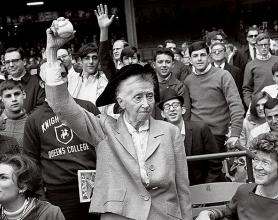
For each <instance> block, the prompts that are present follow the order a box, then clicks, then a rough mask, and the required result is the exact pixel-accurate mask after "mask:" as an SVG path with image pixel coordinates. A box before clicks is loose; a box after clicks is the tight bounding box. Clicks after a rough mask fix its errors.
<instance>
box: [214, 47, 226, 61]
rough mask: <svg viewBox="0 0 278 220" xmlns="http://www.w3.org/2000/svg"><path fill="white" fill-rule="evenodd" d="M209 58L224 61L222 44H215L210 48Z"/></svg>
mask: <svg viewBox="0 0 278 220" xmlns="http://www.w3.org/2000/svg"><path fill="white" fill-rule="evenodd" d="M211 58H212V59H213V61H224V59H225V49H224V47H223V46H222V45H219V44H218V45H215V46H213V47H212V48H211Z"/></svg>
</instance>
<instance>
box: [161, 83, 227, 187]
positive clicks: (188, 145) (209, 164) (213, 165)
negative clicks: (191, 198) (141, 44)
mask: <svg viewBox="0 0 278 220" xmlns="http://www.w3.org/2000/svg"><path fill="white" fill-rule="evenodd" d="M183 104H184V99H183V97H182V96H179V95H178V93H177V92H176V91H175V90H173V89H171V88H166V89H165V90H163V91H162V92H161V101H160V102H159V103H158V107H159V108H160V109H161V115H162V117H163V118H164V119H165V120H166V121H168V122H170V123H171V124H173V125H175V126H177V127H178V128H179V129H180V132H181V135H182V137H183V138H184V146H185V151H186V155H188V156H191V155H200V154H209V153H219V151H218V148H217V144H216V141H215V139H214V136H213V134H212V133H211V131H210V129H209V127H208V126H207V125H206V124H205V123H204V122H201V121H188V120H186V118H185V117H184V114H185V112H186V108H185V107H184V106H183ZM221 168H222V163H221V161H219V160H205V161H197V162H188V174H189V182H190V185H196V184H201V183H209V182H217V181H223V178H224V177H223V173H222V172H221Z"/></svg>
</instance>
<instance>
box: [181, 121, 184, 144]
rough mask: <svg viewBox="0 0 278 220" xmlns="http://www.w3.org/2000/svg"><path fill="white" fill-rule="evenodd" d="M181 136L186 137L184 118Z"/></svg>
mask: <svg viewBox="0 0 278 220" xmlns="http://www.w3.org/2000/svg"><path fill="white" fill-rule="evenodd" d="M181 136H182V138H183V140H184V139H185V124H184V120H182V125H181Z"/></svg>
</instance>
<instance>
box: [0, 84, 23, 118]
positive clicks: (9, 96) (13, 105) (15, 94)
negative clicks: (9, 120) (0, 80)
mask: <svg viewBox="0 0 278 220" xmlns="http://www.w3.org/2000/svg"><path fill="white" fill-rule="evenodd" d="M25 98H26V95H25V93H24V92H23V91H21V90H20V89H19V88H17V87H15V88H13V89H7V90H4V91H3V94H2V96H1V99H2V101H3V103H4V105H5V110H6V111H8V112H14V113H19V112H20V111H21V110H22V108H23V101H24V99H25Z"/></svg>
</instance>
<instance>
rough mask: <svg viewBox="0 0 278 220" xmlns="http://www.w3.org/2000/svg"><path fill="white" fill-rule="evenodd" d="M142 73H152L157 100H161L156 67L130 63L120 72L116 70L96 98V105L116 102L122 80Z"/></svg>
mask: <svg viewBox="0 0 278 220" xmlns="http://www.w3.org/2000/svg"><path fill="white" fill-rule="evenodd" d="M141 74H151V75H152V78H153V83H154V94H155V101H156V102H158V101H159V87H158V79H157V75H156V72H155V71H154V69H153V68H152V67H151V66H150V65H149V64H147V65H145V66H142V65H140V64H130V65H127V66H124V67H122V68H121V69H120V70H119V71H118V72H116V73H115V74H114V75H113V76H112V79H111V80H110V81H109V82H108V84H107V86H106V87H105V89H104V91H103V92H102V93H101V95H100V96H99V97H98V99H97V100H96V106H97V107H100V106H104V105H109V104H112V103H115V102H116V97H115V96H116V89H117V87H118V85H119V83H120V82H122V81H123V80H125V79H127V78H129V77H130V76H135V75H141Z"/></svg>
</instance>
